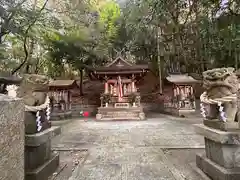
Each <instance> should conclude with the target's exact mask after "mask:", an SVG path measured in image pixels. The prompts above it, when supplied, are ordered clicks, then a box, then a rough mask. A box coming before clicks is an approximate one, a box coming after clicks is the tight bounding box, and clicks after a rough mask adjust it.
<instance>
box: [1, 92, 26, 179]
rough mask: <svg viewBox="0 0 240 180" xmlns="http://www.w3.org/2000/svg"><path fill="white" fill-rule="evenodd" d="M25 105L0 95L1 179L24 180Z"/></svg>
mask: <svg viewBox="0 0 240 180" xmlns="http://www.w3.org/2000/svg"><path fill="white" fill-rule="evenodd" d="M24 133H25V132H24V104H23V101H22V100H20V99H18V98H11V97H9V96H6V95H2V94H0V138H1V139H0V179H1V180H24Z"/></svg>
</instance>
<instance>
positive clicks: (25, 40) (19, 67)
mask: <svg viewBox="0 0 240 180" xmlns="http://www.w3.org/2000/svg"><path fill="white" fill-rule="evenodd" d="M47 3H48V0H46V1H45V2H44V4H43V6H42V8H41V9H40V11H39V13H38V16H37V17H36V18H35V19H34V21H33V22H32V23H31V24H29V26H28V28H27V29H26V31H25V33H24V34H25V37H24V44H23V47H24V52H25V58H24V61H23V62H22V63H21V64H20V65H19V66H18V67H17V68H16V69H15V70H13V71H12V74H15V73H16V72H17V71H19V70H20V69H21V68H22V67H23V65H24V64H25V63H26V62H27V60H28V55H29V53H28V50H27V45H26V43H27V38H28V33H29V30H30V29H31V27H32V26H33V25H34V24H35V23H36V22H37V20H38V17H39V16H40V14H41V12H42V11H43V10H44V8H45V7H46V5H47Z"/></svg>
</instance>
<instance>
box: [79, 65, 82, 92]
mask: <svg viewBox="0 0 240 180" xmlns="http://www.w3.org/2000/svg"><path fill="white" fill-rule="evenodd" d="M79 73H80V84H79V93H80V96H83V69H79Z"/></svg>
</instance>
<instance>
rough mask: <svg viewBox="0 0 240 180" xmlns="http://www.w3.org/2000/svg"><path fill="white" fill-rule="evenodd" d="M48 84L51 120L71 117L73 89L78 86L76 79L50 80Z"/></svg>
mask: <svg viewBox="0 0 240 180" xmlns="http://www.w3.org/2000/svg"><path fill="white" fill-rule="evenodd" d="M48 86H49V92H48V94H49V98H50V104H51V109H52V114H51V120H59V119H64V118H68V117H71V115H72V111H71V104H72V95H71V90H73V89H74V88H78V85H77V83H76V80H54V81H50V83H49V85H48Z"/></svg>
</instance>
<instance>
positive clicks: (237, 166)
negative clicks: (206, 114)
mask: <svg viewBox="0 0 240 180" xmlns="http://www.w3.org/2000/svg"><path fill="white" fill-rule="evenodd" d="M195 127H196V132H197V133H198V134H200V135H203V136H204V139H205V152H206V155H203V156H202V155H197V166H198V167H199V168H200V169H201V170H202V171H203V172H205V173H206V174H207V175H208V176H210V177H211V178H212V179H213V180H230V179H231V180H238V179H240V131H239V132H234V131H232V132H229V131H228V132H226V131H222V130H219V129H213V128H210V127H208V126H205V125H202V124H201V125H195Z"/></svg>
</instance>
